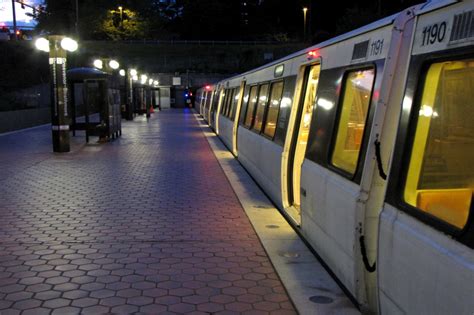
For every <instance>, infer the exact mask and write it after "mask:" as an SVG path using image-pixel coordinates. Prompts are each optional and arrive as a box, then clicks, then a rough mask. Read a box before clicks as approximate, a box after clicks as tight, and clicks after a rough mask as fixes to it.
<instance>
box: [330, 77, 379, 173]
mask: <svg viewBox="0 0 474 315" xmlns="http://www.w3.org/2000/svg"><path fill="white" fill-rule="evenodd" d="M374 77H375V71H374V69H367V70H357V71H351V72H349V73H348V74H347V75H346V77H345V81H344V94H343V96H342V106H341V108H340V113H339V123H338V127H337V135H336V141H335V145H334V148H333V152H332V156H331V163H332V164H333V165H334V166H336V167H337V168H340V169H342V170H344V171H345V172H347V173H349V174H351V175H354V174H355V172H356V168H357V162H358V160H359V152H360V147H361V144H362V137H363V134H364V128H365V121H366V118H367V113H368V111H369V105H370V96H371V94H372V88H373V85H374V84H373V83H374Z"/></svg>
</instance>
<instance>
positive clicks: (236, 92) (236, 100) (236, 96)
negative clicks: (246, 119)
mask: <svg viewBox="0 0 474 315" xmlns="http://www.w3.org/2000/svg"><path fill="white" fill-rule="evenodd" d="M239 90H240V88H235V89H234V97H233V98H232V111H231V113H230V119H232V120H234V119H235V113H236V112H237V104H238V103H239V98H240V93H239Z"/></svg>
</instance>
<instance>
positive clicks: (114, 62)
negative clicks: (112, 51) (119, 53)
mask: <svg viewBox="0 0 474 315" xmlns="http://www.w3.org/2000/svg"><path fill="white" fill-rule="evenodd" d="M109 67H110V68H112V69H114V70H117V69H118V68H119V67H120V64H119V63H118V61H117V60H114V59H112V60H110V61H109Z"/></svg>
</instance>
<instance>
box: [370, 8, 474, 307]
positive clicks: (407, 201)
mask: <svg viewBox="0 0 474 315" xmlns="http://www.w3.org/2000/svg"><path fill="white" fill-rule="evenodd" d="M472 5H473V2H472V1H465V2H464V1H463V2H459V3H457V4H454V5H452V6H450V7H446V8H443V9H440V10H437V11H433V12H429V13H426V14H424V15H421V16H420V17H419V19H418V23H417V26H416V29H415V36H414V38H415V39H414V42H413V50H412V52H411V54H412V55H411V60H410V70H409V74H408V81H407V86H406V89H405V95H404V102H403V110H402V113H401V118H400V120H399V121H400V126H399V128H398V133H397V141H396V147H395V150H394V153H393V157H392V164H391V171H390V176H389V182H388V189H387V195H386V203H385V204H384V206H383V210H382V213H381V216H380V222H379V246H378V253H377V265H378V285H379V301H380V311H381V312H382V313H386V314H395V313H397V314H401V313H404V314H472V312H473V310H474V299H473V283H474V202H473V192H474V164H473V162H472V161H473V160H474V138H473V133H474V127H473V126H474V125H473V123H472V117H473V116H472V104H473V103H472V102H473V101H472V100H473V99H474V32H473V30H474V28H473V27H474V24H472V23H470V22H469V21H471V17H472V16H474V10H473V9H472V8H473V6H472ZM428 30H429V31H428Z"/></svg>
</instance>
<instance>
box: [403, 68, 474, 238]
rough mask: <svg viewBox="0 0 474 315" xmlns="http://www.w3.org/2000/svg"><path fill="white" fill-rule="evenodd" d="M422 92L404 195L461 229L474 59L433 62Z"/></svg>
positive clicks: (469, 168)
mask: <svg viewBox="0 0 474 315" xmlns="http://www.w3.org/2000/svg"><path fill="white" fill-rule="evenodd" d="M420 95H421V102H420V103H419V104H420V106H419V108H418V112H417V113H416V116H415V117H416V118H415V119H417V122H416V130H415V136H414V140H413V148H412V150H411V156H410V162H409V167H408V174H407V179H406V182H405V189H404V199H405V202H407V203H408V204H410V205H411V206H413V207H416V208H418V209H419V210H421V211H423V212H424V213H428V214H429V215H431V216H433V217H436V218H438V219H440V220H442V221H444V222H447V223H449V224H451V225H453V226H455V227H457V228H459V229H462V228H463V227H464V226H465V225H466V222H467V220H468V216H469V209H470V206H471V202H472V194H473V190H474V163H473V162H472V161H473V160H474V138H473V137H472V135H473V134H474V124H473V123H472V100H473V99H474V59H468V60H460V61H447V62H439V63H434V64H432V65H431V66H430V67H429V69H428V71H427V73H426V78H425V83H424V87H423V90H422V94H420Z"/></svg>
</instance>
